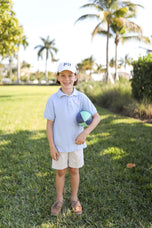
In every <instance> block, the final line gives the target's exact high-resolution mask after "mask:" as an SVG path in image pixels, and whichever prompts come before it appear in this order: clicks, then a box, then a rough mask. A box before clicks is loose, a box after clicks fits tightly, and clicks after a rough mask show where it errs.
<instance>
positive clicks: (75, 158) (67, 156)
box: [52, 149, 84, 170]
mask: <svg viewBox="0 0 152 228" xmlns="http://www.w3.org/2000/svg"><path fill="white" fill-rule="evenodd" d="M83 165H84V156H83V149H82V150H76V151H73V152H69V153H64V152H60V157H59V159H58V161H55V160H54V159H52V168H53V169H57V170H61V169H65V168H68V167H71V168H81V167H82V166H83Z"/></svg>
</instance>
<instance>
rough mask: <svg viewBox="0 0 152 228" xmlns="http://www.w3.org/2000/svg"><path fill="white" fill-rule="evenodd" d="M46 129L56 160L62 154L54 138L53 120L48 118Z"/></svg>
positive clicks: (51, 150) (51, 151)
mask: <svg viewBox="0 0 152 228" xmlns="http://www.w3.org/2000/svg"><path fill="white" fill-rule="evenodd" d="M46 131H47V138H48V141H49V146H50V155H51V157H52V158H53V159H54V160H56V161H57V160H58V158H59V156H60V154H59V152H58V150H57V149H56V147H55V144H54V140H53V121H51V120H47V124H46Z"/></svg>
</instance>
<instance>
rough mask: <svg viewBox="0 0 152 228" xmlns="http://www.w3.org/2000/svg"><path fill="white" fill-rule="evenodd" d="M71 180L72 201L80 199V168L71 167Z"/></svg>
mask: <svg viewBox="0 0 152 228" xmlns="http://www.w3.org/2000/svg"><path fill="white" fill-rule="evenodd" d="M69 172H70V182H71V190H72V194H71V202H72V201H77V200H78V189H79V169H78V168H71V167H69Z"/></svg>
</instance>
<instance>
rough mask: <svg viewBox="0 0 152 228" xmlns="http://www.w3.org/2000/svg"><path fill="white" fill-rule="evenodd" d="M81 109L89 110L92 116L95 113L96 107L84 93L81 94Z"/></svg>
mask: <svg viewBox="0 0 152 228" xmlns="http://www.w3.org/2000/svg"><path fill="white" fill-rule="evenodd" d="M82 109H83V110H86V111H89V112H90V113H91V114H92V116H93V115H94V114H95V113H97V109H96V107H95V106H94V104H93V103H92V101H91V100H90V99H89V98H88V97H87V96H86V95H85V94H83V106H82Z"/></svg>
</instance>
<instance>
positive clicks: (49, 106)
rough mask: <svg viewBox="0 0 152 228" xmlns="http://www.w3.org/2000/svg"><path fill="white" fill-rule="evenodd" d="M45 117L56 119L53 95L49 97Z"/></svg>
mask: <svg viewBox="0 0 152 228" xmlns="http://www.w3.org/2000/svg"><path fill="white" fill-rule="evenodd" d="M44 118H45V119H48V120H51V121H54V120H55V112H54V105H53V100H52V99H51V97H50V98H49V99H48V101H47V103H46V107H45V111H44Z"/></svg>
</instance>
